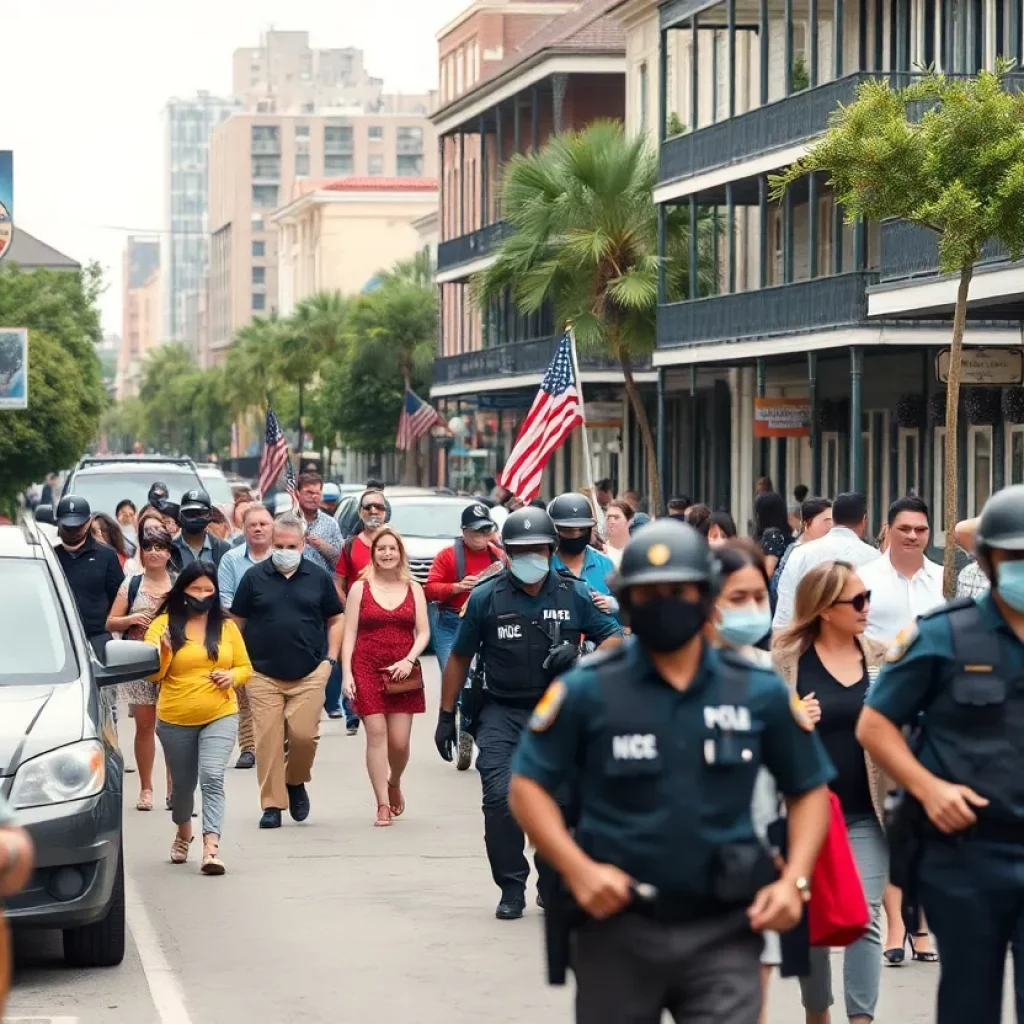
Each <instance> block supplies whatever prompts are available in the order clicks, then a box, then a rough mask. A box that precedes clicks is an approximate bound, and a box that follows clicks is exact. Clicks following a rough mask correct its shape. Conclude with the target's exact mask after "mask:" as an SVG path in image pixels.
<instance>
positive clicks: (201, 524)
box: [181, 519, 210, 537]
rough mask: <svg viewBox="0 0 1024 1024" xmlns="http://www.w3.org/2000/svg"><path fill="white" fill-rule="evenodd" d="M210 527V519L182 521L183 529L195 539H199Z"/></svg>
mask: <svg viewBox="0 0 1024 1024" xmlns="http://www.w3.org/2000/svg"><path fill="white" fill-rule="evenodd" d="M209 525H210V520H209V519H183V520H182V521H181V528H182V529H183V530H184V531H185V532H186V533H187V534H189V535H191V536H193V537H198V536H199V534H201V533H202V532H203V531H204V530H205V529H206V528H207V526H209Z"/></svg>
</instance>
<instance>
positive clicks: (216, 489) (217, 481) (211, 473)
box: [196, 462, 235, 511]
mask: <svg viewBox="0 0 1024 1024" xmlns="http://www.w3.org/2000/svg"><path fill="white" fill-rule="evenodd" d="M196 472H197V473H198V474H199V479H200V481H202V484H203V489H204V490H205V491H206V493H207V494H208V495H209V496H210V500H211V501H212V502H213V503H214V505H220V507H221V509H222V510H227V511H230V510H231V509H232V508H234V505H235V495H234V492H233V491H232V490H231V484H230V483H228V479H227V477H226V476H225V475H224V470H222V469H221V468H220V466H218V465H217V463H216V462H197V463H196Z"/></svg>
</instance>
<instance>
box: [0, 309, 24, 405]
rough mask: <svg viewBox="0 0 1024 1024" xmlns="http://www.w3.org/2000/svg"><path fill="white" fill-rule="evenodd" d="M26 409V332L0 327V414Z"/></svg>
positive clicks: (17, 328)
mask: <svg viewBox="0 0 1024 1024" xmlns="http://www.w3.org/2000/svg"><path fill="white" fill-rule="evenodd" d="M27 408H28V331H27V330H26V329H25V328H24V327H0V412H2V411H3V410H4V409H27Z"/></svg>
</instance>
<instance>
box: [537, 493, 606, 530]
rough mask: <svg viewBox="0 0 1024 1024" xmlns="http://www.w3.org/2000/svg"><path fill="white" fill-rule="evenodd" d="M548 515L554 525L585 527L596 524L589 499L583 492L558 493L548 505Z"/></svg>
mask: <svg viewBox="0 0 1024 1024" xmlns="http://www.w3.org/2000/svg"><path fill="white" fill-rule="evenodd" d="M548 515H549V516H551V519H552V521H553V522H554V524H555V526H565V527H568V528H570V529H571V528H574V527H579V528H586V527H588V526H595V525H597V520H596V519H595V518H594V510H593V508H592V507H591V505H590V499H589V498H587V496H586V495H585V494H575V493H573V492H572V491H570V492H569V493H568V494H560V495H559V496H558V497H557V498H555V500H554V501H552V502H551V504H550V505H548Z"/></svg>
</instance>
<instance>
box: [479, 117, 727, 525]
mask: <svg viewBox="0 0 1024 1024" xmlns="http://www.w3.org/2000/svg"><path fill="white" fill-rule="evenodd" d="M657 178H658V164H657V156H656V154H655V153H654V151H653V150H652V149H651V148H650V147H649V146H648V145H647V143H646V141H645V139H644V138H642V137H637V138H632V139H630V138H627V137H626V136H625V133H624V131H623V128H622V125H621V124H620V123H619V122H617V121H596V122H594V123H593V124H591V125H588V126H587V127H586V128H585V129H583V130H582V131H579V132H573V133H567V134H564V135H559V136H556V137H554V138H553V139H552V140H551V141H550V142H549V143H548V144H547V145H546V146H545V147H544V149H542V150H541V151H540V152H539V153H534V154H530V155H525V156H514V157H513V158H512V160H511V161H510V163H509V166H508V170H507V172H506V176H505V182H504V189H503V192H502V210H503V211H504V215H505V219H506V220H507V221H508V222H509V223H510V224H511V225H512V233H511V234H510V235H509V236H508V237H507V238H506V239H505V240H504V241H503V242H502V244H501V246H500V247H499V249H498V252H497V258H496V260H495V262H494V263H493V264H492V265H491V266H490V267H489V268H488V269H487V270H485V271H483V272H482V273H481V274H480V275H478V277H477V278H476V279H475V286H476V291H477V297H478V300H479V302H480V305H481V308H483V309H487V308H488V307H489V305H490V303H491V302H492V301H493V300H495V299H497V298H498V297H499V296H501V295H502V294H504V293H505V292H506V291H507V292H509V293H510V294H511V295H512V297H513V299H514V301H515V303H516V305H517V306H518V307H519V309H520V310H521V311H523V312H525V313H533V312H536V311H537V310H539V309H540V308H541V307H542V306H543V305H544V304H545V303H546V302H550V303H551V305H552V306H553V308H554V311H555V316H556V318H557V319H558V320H560V321H562V320H564V321H571V322H572V324H573V327H574V329H575V332H576V339H577V341H578V342H579V345H580V348H581V349H583V350H587V349H591V350H599V351H603V352H605V353H607V354H608V355H609V356H611V357H612V358H613V359H615V360H617V361H618V363H619V365H620V366H621V367H622V375H623V378H624V381H625V386H626V394H627V395H628V396H629V401H630V405H631V406H632V408H633V413H634V415H635V416H636V421H637V423H638V425H639V427H640V434H641V437H642V438H643V444H644V453H645V457H646V461H647V474H648V477H649V478H650V481H651V507H652V510H653V511H655V512H656V511H658V510H659V509H660V507H661V486H660V481H659V479H658V468H657V456H656V450H655V445H654V436H653V434H652V432H651V424H650V421H649V419H648V417H647V410H646V408H645V407H644V403H643V401H642V399H641V397H640V392H639V389H638V388H637V385H636V380H635V379H634V376H633V364H634V362H636V361H638V360H640V359H642V358H643V357H645V356H647V355H648V354H649V353H650V352H651V351H652V350H653V348H654V344H655V337H656V335H655V326H656V314H657V300H658V268H659V260H658V256H657V216H656V211H655V207H654V201H653V198H652V192H653V190H654V187H655V185H656V184H657ZM715 225H716V221H715V219H714V218H713V217H711V216H710V215H705V216H703V217H702V218H700V219H699V220H698V225H697V231H698V251H699V268H698V270H699V273H698V282H699V294H707V293H708V292H709V291H711V290H713V287H714V281H715V277H716V274H715V259H714V248H715V247H714V238H713V235H714V228H715ZM688 239H689V214H688V212H687V211H685V210H680V211H678V212H674V213H673V215H672V220H671V221H670V225H669V238H668V265H667V266H666V268H665V269H666V275H667V283H668V285H669V295H670V297H674V295H676V294H679V293H680V288H681V284H682V282H685V281H687V280H688V278H689V271H688V253H689V243H688ZM684 293H685V290H684Z"/></svg>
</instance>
